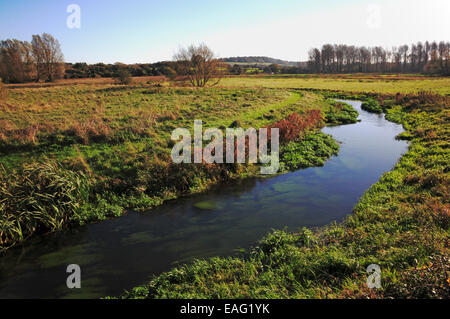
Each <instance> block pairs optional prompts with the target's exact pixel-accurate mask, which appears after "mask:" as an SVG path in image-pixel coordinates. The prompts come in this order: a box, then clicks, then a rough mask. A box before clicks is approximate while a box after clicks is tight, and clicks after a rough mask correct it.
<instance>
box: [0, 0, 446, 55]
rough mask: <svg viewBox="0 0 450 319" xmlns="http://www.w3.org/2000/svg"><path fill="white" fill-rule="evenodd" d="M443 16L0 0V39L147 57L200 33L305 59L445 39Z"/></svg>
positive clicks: (246, 5) (200, 39)
mask: <svg viewBox="0 0 450 319" xmlns="http://www.w3.org/2000/svg"><path fill="white" fill-rule="evenodd" d="M71 4H75V5H77V6H78V8H79V9H80V10H79V13H80V14H79V18H80V19H79V20H77V19H75V18H76V17H77V16H76V15H74V14H76V13H77V11H69V12H68V10H67V9H68V6H69V5H71ZM449 17H450V1H449V0H427V1H423V0H340V1H336V0H333V1H332V0H308V1H303V0H277V1H267V0H226V1H217V0H209V1H200V0H184V1H182V0H165V1H155V0H146V1H145V0H126V1H123V0H96V1H92V0H68V1H66V0H14V1H12V0H0V40H4V39H10V38H16V39H19V40H27V41H31V36H32V35H33V34H41V33H44V32H46V33H50V34H52V35H53V36H54V37H55V38H57V39H58V40H59V42H60V44H61V49H62V51H63V53H64V57H65V60H66V62H87V63H98V62H103V63H115V62H122V63H153V62H157V61H164V60H171V59H172V57H173V55H174V53H175V52H176V51H177V50H178V49H179V48H180V47H185V46H187V45H190V44H200V43H205V44H206V45H208V46H209V47H210V48H211V49H212V50H213V51H214V52H215V53H216V55H217V56H219V57H230V56H270V57H274V58H279V59H284V60H288V61H306V60H307V57H308V50H309V49H311V48H312V47H320V46H322V45H323V44H325V43H332V44H335V43H336V44H348V45H358V46H360V45H365V46H378V45H379V46H383V47H386V48H391V47H393V46H399V45H402V44H411V43H415V42H417V41H426V40H429V41H433V40H436V41H441V40H442V41H449V40H450V18H449ZM68 20H69V23H68ZM76 21H79V22H80V23H79V28H77V27H76V26H77V25H76V23H75V24H74V22H76ZM74 26H75V27H74Z"/></svg>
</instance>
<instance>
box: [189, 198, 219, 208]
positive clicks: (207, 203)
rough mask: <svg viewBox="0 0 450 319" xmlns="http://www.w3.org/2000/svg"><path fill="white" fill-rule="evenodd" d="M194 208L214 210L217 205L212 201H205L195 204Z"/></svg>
mask: <svg viewBox="0 0 450 319" xmlns="http://www.w3.org/2000/svg"><path fill="white" fill-rule="evenodd" d="M194 207H195V208H198V209H201V210H214V209H216V208H217V204H216V203H215V202H213V201H209V200H205V201H202V202H198V203H195V204H194Z"/></svg>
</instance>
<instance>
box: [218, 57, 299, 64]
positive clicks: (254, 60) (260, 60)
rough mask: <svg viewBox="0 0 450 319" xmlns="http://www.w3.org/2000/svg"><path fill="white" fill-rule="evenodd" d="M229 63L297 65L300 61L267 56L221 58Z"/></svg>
mask: <svg viewBox="0 0 450 319" xmlns="http://www.w3.org/2000/svg"><path fill="white" fill-rule="evenodd" d="M221 60H222V61H223V62H226V63H229V64H279V65H283V66H297V63H298V62H292V61H285V60H280V59H274V58H269V57H266V56H239V57H231V58H223V59H221Z"/></svg>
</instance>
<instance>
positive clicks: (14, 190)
mask: <svg viewBox="0 0 450 319" xmlns="http://www.w3.org/2000/svg"><path fill="white" fill-rule="evenodd" d="M88 197H89V183H88V179H87V177H86V176H85V175H84V174H83V173H80V172H78V173H76V172H72V171H70V170H67V169H64V168H63V167H62V166H61V165H60V164H58V163H56V162H53V161H46V162H42V163H32V164H27V165H25V166H24V167H23V169H22V170H21V171H14V172H9V173H8V174H7V173H6V171H5V170H4V168H3V171H2V173H1V175H0V243H1V246H9V245H11V244H14V243H16V242H19V241H21V240H23V239H25V238H27V237H29V236H30V235H33V234H36V233H38V234H42V233H46V232H50V231H54V230H58V229H61V228H63V227H66V226H67V225H68V224H69V222H71V221H72V220H73V219H75V218H77V215H80V214H81V212H82V209H83V206H84V205H85V204H86V203H87V201H88Z"/></svg>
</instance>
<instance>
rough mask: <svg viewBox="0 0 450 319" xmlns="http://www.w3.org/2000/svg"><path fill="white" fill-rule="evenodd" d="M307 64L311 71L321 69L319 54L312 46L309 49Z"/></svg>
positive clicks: (317, 71)
mask: <svg viewBox="0 0 450 319" xmlns="http://www.w3.org/2000/svg"><path fill="white" fill-rule="evenodd" d="M308 65H309V67H310V69H311V71H313V72H316V73H319V72H320V71H321V70H320V69H321V67H320V66H321V55H320V50H319V49H316V48H314V49H311V50H310V51H309V61H308Z"/></svg>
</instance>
